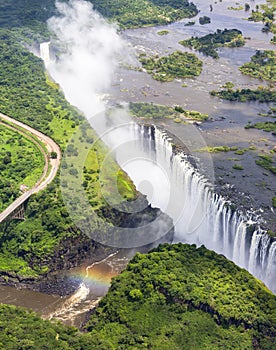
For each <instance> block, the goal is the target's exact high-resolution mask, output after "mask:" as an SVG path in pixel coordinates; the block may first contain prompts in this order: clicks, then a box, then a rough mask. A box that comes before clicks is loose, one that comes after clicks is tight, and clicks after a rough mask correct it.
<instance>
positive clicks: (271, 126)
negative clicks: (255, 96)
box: [245, 122, 276, 132]
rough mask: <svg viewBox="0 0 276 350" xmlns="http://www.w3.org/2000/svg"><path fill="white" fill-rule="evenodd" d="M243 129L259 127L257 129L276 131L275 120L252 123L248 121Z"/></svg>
mask: <svg viewBox="0 0 276 350" xmlns="http://www.w3.org/2000/svg"><path fill="white" fill-rule="evenodd" d="M245 129H259V130H263V131H266V132H270V131H272V132H275V131H276V122H264V123H262V122H257V123H254V124H251V123H248V124H247V125H246V126H245Z"/></svg>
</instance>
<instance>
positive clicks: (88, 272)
mask: <svg viewBox="0 0 276 350" xmlns="http://www.w3.org/2000/svg"><path fill="white" fill-rule="evenodd" d="M246 2H248V1H243V0H242V1H239V5H234V6H240V5H244V4H245V3H246ZM249 3H250V6H251V7H252V8H254V7H255V6H256V4H261V3H265V1H252V0H251V1H249ZM195 4H196V5H197V6H198V8H199V9H200V13H199V15H198V16H197V17H195V18H194V19H189V20H183V21H180V22H177V23H174V24H171V25H168V26H160V27H149V28H142V29H133V30H127V31H125V32H123V33H122V36H123V38H124V39H126V40H127V41H128V42H129V43H130V44H131V45H132V47H133V48H134V50H135V51H136V52H137V53H142V52H145V53H148V54H149V53H154V54H160V55H161V54H168V53H170V52H172V51H174V50H176V49H177V50H184V51H189V50H188V49H186V48H184V47H182V46H181V45H179V44H178V42H179V41H180V40H183V39H186V38H189V37H191V36H202V35H205V34H208V33H211V32H214V31H215V30H216V29H217V28H220V29H224V28H227V29H231V28H237V29H240V30H241V31H242V32H243V35H244V36H245V37H248V38H249V37H250V38H251V39H250V40H247V41H246V45H245V46H244V47H241V48H234V49H230V48H222V49H220V50H219V55H220V59H218V60H214V59H212V58H208V57H204V56H202V55H201V54H198V56H199V57H200V58H201V59H202V60H203V62H204V65H203V71H202V74H201V75H200V76H199V77H198V78H195V79H185V80H176V81H174V82H170V83H160V82H157V81H154V80H153V79H152V78H151V77H150V76H149V75H147V74H146V73H144V72H139V71H135V70H126V69H123V68H121V69H119V70H118V72H117V74H116V77H114V81H113V84H112V88H111V90H110V91H108V92H107V93H108V94H109V100H111V101H118V100H119V101H134V102H135V101H145V102H154V103H160V104H168V105H173V104H179V105H182V106H183V107H184V108H186V109H192V110H198V111H200V112H202V113H208V114H209V115H210V117H211V120H212V121H211V122H207V123H205V124H202V125H201V127H200V132H201V134H202V136H203V138H204V139H205V142H206V144H214V143H215V144H217V145H224V144H226V145H231V144H235V145H236V144H237V145H241V146H242V147H248V145H254V146H255V147H256V148H257V150H256V152H258V151H268V150H269V149H271V147H273V145H274V144H275V141H274V140H273V136H272V135H271V134H270V133H264V132H262V131H257V130H253V129H252V130H250V131H248V130H245V129H244V125H245V124H246V123H247V122H248V121H251V122H256V121H264V117H261V116H260V115H258V113H261V112H262V113H264V112H267V111H268V106H267V105H266V104H257V103H244V104H242V103H229V102H226V101H221V100H219V99H217V98H212V97H210V95H209V91H211V90H213V89H218V88H220V87H221V86H222V85H223V84H224V83H225V82H227V81H231V82H233V83H234V84H235V86H236V87H240V88H242V87H245V86H246V87H247V86H249V87H251V88H254V87H257V86H259V85H261V84H262V85H264V83H263V82H261V81H260V80H257V79H253V78H250V77H247V76H243V75H242V74H241V73H240V71H239V69H238V67H239V66H240V65H242V64H243V63H245V62H248V61H249V60H250V57H251V56H252V55H253V54H254V53H255V51H256V50H258V49H275V46H273V45H272V44H270V42H269V41H270V38H271V34H265V33H262V31H261V29H262V26H263V25H262V23H253V22H249V21H247V20H246V19H245V18H246V17H248V15H249V12H245V11H244V10H242V11H237V10H236V11H235V10H229V9H228V7H230V6H233V4H234V2H233V1H226V0H223V1H221V2H214V1H210V2H206V1H205V0H199V1H195ZM210 4H212V6H213V11H210ZM203 15H206V16H209V17H210V18H211V23H210V24H208V25H200V24H199V23H198V17H199V16H203ZM191 20H192V21H193V20H195V21H196V24H195V25H193V26H185V23H187V22H188V21H191ZM164 29H166V30H168V31H169V33H168V35H166V36H160V35H158V34H157V32H158V31H161V30H164ZM183 83H185V84H186V87H183V86H182V85H183ZM164 126H165V127H168V128H170V129H171V131H172V132H174V133H177V132H181V126H178V125H177V126H176V125H174V124H173V123H169V122H168V123H167V124H166V123H165V124H164ZM176 129H177V130H176ZM214 140H215V142H214ZM223 157H224V158H225V155H223V156H221V155H217V156H216V157H215V158H214V164H215V167H216V172H217V176H218V177H219V176H221V177H222V178H225V176H227V180H228V181H229V183H230V184H233V185H235V186H236V189H237V190H238V191H245V192H247V193H249V194H250V195H252V198H253V199H252V200H253V202H254V203H255V206H256V207H258V206H260V207H262V206H263V207H265V208H268V207H269V203H270V201H271V199H270V198H271V197H272V195H271V193H272V192H275V193H276V184H275V182H274V184H273V178H272V175H270V174H267V173H266V174H264V171H263V170H262V168H259V167H257V166H256V165H255V157H256V153H255V154H247V155H246V156H244V157H241V158H240V161H241V162H242V164H243V166H245V167H246V168H247V169H249V172H248V173H247V174H244V173H243V174H236V173H233V172H232V165H233V163H232V161H231V160H229V159H223ZM250 173H252V174H254V175H252V176H251V175H250ZM250 176H251V177H250ZM247 177H248V179H247ZM252 179H253V180H252ZM260 188H261V190H260ZM256 193H257V194H258V195H257V196H256ZM256 197H258V199H257V198H256ZM134 253H135V251H133V250H129V251H126V250H124V251H120V252H117V253H115V254H113V255H111V256H109V257H108V258H106V259H105V260H103V261H101V262H99V263H94V264H91V263H89V262H87V263H86V264H84V265H83V266H80V267H78V268H75V269H73V270H71V271H69V272H68V278H69V279H72V281H74V282H75V281H76V280H77V281H78V282H79V285H80V287H79V289H78V290H77V291H76V293H74V294H73V295H72V296H70V297H64V298H62V297H59V296H56V295H47V294H43V293H38V292H33V291H29V290H24V289H15V288H12V287H6V286H0V301H1V302H3V303H7V304H14V305H20V306H25V307H28V308H32V309H33V310H34V311H36V312H38V313H40V314H41V315H42V316H43V317H44V318H52V317H57V318H59V319H61V320H63V321H64V322H65V323H67V324H74V325H76V326H79V325H80V324H81V322H82V321H83V319H84V313H85V312H86V311H88V310H89V309H91V308H92V307H93V306H94V305H96V304H97V301H98V300H99V298H100V297H101V296H103V295H104V294H105V293H106V292H107V290H108V287H109V284H110V281H111V278H112V277H113V276H115V275H117V274H118V273H119V272H120V271H121V270H122V269H123V268H124V267H125V265H126V264H127V261H128V260H129V258H130V257H131V256H133V254H134Z"/></svg>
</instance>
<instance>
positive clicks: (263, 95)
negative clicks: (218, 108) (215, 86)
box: [210, 86, 276, 103]
mask: <svg viewBox="0 0 276 350" xmlns="http://www.w3.org/2000/svg"><path fill="white" fill-rule="evenodd" d="M210 94H211V96H217V97H219V98H222V99H225V100H229V101H237V102H246V101H258V102H261V103H265V102H275V101H276V91H275V90H272V89H269V88H266V87H263V86H260V87H258V88H257V89H255V90H253V89H236V90H234V89H223V90H218V91H215V90H212V91H211V92H210Z"/></svg>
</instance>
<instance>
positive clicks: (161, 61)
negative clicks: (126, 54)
mask: <svg viewBox="0 0 276 350" xmlns="http://www.w3.org/2000/svg"><path fill="white" fill-rule="evenodd" d="M139 60H140V62H141V63H142V67H143V68H144V69H146V71H147V72H148V73H149V74H151V75H152V77H153V79H155V80H158V81H162V82H166V81H173V80H174V79H175V78H192V77H196V76H198V75H200V73H201V70H202V65H203V63H202V61H201V60H200V59H198V58H197V57H196V55H195V54H193V53H188V52H181V51H175V52H173V53H171V54H169V55H168V56H163V57H159V56H155V57H146V56H145V55H144V54H142V55H140V57H139Z"/></svg>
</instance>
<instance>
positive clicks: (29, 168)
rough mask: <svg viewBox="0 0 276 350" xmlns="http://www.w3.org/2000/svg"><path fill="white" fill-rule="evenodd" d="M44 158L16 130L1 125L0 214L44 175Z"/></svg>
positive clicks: (29, 141)
mask: <svg viewBox="0 0 276 350" xmlns="http://www.w3.org/2000/svg"><path fill="white" fill-rule="evenodd" d="M43 167H44V158H43V155H42V154H41V152H40V150H39V149H38V148H37V146H36V145H35V144H34V143H32V142H31V140H29V139H28V138H26V137H24V136H23V135H22V134H20V133H18V132H16V130H13V129H9V128H7V126H5V124H1V123H0V172H1V177H0V189H1V192H0V212H1V211H3V209H4V208H5V207H7V206H8V205H9V204H10V203H11V202H12V201H14V199H15V198H16V197H18V195H19V193H20V185H24V186H26V187H27V188H30V187H32V186H33V185H34V184H35V183H36V181H37V180H38V179H39V178H40V176H41V175H42V173H43Z"/></svg>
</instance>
